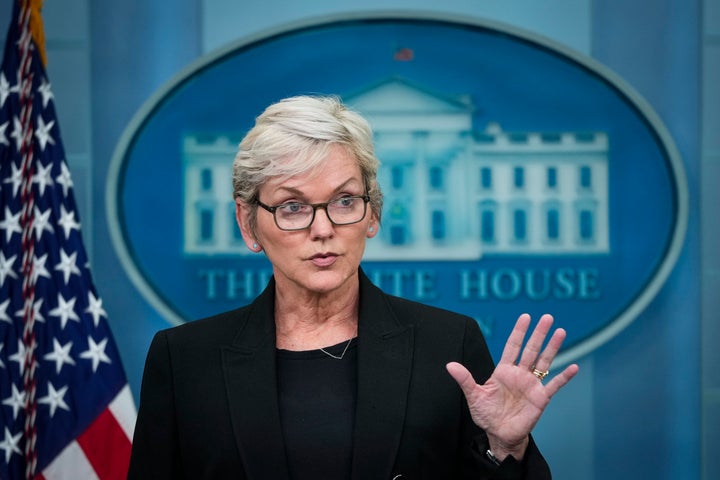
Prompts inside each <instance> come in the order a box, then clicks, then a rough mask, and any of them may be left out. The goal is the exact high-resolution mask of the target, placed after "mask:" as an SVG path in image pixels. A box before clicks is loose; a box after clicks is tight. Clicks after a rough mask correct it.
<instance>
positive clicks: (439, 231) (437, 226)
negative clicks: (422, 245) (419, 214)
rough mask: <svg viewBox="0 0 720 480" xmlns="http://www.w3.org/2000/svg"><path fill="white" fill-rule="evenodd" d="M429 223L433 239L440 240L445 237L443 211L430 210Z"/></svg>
mask: <svg viewBox="0 0 720 480" xmlns="http://www.w3.org/2000/svg"><path fill="white" fill-rule="evenodd" d="M431 223H432V238H433V240H442V239H443V238H445V212H443V211H441V210H435V211H434V212H432V219H431Z"/></svg>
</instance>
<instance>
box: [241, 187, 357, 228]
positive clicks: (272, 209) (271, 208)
mask: <svg viewBox="0 0 720 480" xmlns="http://www.w3.org/2000/svg"><path fill="white" fill-rule="evenodd" d="M348 198H359V199H361V200H363V214H362V217H360V218H359V219H358V220H356V221H354V222H350V223H337V222H335V221H333V219H332V218H331V217H330V215H329V214H328V210H327V207H328V205H330V204H331V203H335V202H337V201H338V200H343V199H348ZM288 203H297V204H299V205H307V206H308V207H312V209H313V210H312V217H311V218H310V222H309V223H308V224H307V226H305V227H302V228H283V227H281V226H280V225H278V221H277V215H276V214H275V212H276V211H277V209H278V208H280V207H283V206H285V205H287V204H286V203H281V204H279V205H267V204H265V203H263V202H261V201H260V200H259V199H256V200H255V204H256V205H258V206H260V207H262V208H263V209H265V210H267V211H268V212H270V213H272V216H273V220H274V221H275V226H276V227H278V228H279V229H280V230H282V231H283V232H298V231H300V230H307V229H308V228H310V227H311V226H312V224H313V222H314V221H315V213H316V212H317V209H318V208H322V209H323V210H325V215H326V216H327V218H328V220H329V221H330V223H332V224H333V225H335V226H343V225H354V224H356V223H360V222H362V221H363V219H364V218H365V217H366V216H367V204H368V203H370V196H369V195H368V194H364V195H349V196H347V197H341V198H338V199H336V200H330V201H329V202H322V203H302V202H288Z"/></svg>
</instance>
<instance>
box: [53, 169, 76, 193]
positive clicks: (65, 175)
mask: <svg viewBox="0 0 720 480" xmlns="http://www.w3.org/2000/svg"><path fill="white" fill-rule="evenodd" d="M55 181H56V182H57V183H59V184H60V185H62V187H63V195H64V196H66V197H67V194H68V190H70V189H71V188H72V186H73V182H72V178H70V170H69V169H68V167H67V165H66V164H65V162H60V175H58V176H57V177H55Z"/></svg>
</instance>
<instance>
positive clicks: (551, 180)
mask: <svg viewBox="0 0 720 480" xmlns="http://www.w3.org/2000/svg"><path fill="white" fill-rule="evenodd" d="M547 186H548V188H550V189H553V190H554V189H556V188H557V168H555V167H548V169H547Z"/></svg>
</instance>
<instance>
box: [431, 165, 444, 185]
mask: <svg viewBox="0 0 720 480" xmlns="http://www.w3.org/2000/svg"><path fill="white" fill-rule="evenodd" d="M430 188H432V189H433V190H442V189H443V169H442V167H432V168H430Z"/></svg>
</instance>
